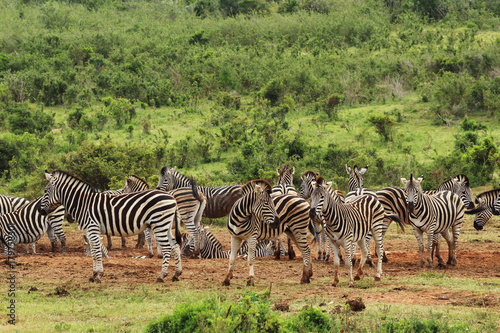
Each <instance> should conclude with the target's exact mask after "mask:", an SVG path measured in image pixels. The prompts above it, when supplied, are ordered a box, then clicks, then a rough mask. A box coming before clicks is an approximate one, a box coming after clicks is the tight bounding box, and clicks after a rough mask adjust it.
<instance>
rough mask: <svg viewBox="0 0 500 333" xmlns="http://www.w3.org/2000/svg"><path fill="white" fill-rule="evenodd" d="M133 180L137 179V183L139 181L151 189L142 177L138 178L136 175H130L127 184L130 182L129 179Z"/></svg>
mask: <svg viewBox="0 0 500 333" xmlns="http://www.w3.org/2000/svg"><path fill="white" fill-rule="evenodd" d="M131 178H133V179H135V180H137V181H139V182H142V183H143V184H144V185H146V187H147V188H149V185H148V183H147V182H146V181H145V180H144V179H142V178H141V177H139V176H136V175H134V174H131V175H128V177H127V182H128V181H129V179H131Z"/></svg>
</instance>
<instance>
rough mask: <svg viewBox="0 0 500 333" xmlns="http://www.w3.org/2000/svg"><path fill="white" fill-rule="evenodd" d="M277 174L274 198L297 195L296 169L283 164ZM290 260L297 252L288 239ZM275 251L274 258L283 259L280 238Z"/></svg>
mask: <svg viewBox="0 0 500 333" xmlns="http://www.w3.org/2000/svg"><path fill="white" fill-rule="evenodd" d="M276 173H277V174H278V181H277V183H276V184H275V185H274V186H273V189H272V194H271V195H272V196H278V195H283V194H291V195H295V196H296V195H297V190H296V189H295V187H293V174H294V173H295V168H290V165H289V164H283V167H282V168H281V169H276ZM287 239H288V259H290V260H293V259H294V258H295V251H294V250H293V246H292V240H291V239H290V238H288V237H287ZM275 245H276V248H275V251H274V256H275V259H276V260H280V258H281V253H282V252H283V251H281V247H282V246H283V245H282V242H281V240H280V239H279V238H277V239H276V241H275Z"/></svg>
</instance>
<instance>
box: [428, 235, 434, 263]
mask: <svg viewBox="0 0 500 333" xmlns="http://www.w3.org/2000/svg"><path fill="white" fill-rule="evenodd" d="M433 241H434V228H433V227H432V226H431V227H430V228H429V229H428V230H427V251H428V256H427V263H428V265H427V267H429V268H432V243H433Z"/></svg>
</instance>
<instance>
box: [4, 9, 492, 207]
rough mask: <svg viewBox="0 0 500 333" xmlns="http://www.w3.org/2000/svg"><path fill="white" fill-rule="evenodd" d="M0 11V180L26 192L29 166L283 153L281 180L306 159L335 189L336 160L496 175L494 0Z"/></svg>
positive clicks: (216, 176)
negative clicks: (287, 166) (287, 165)
mask: <svg viewBox="0 0 500 333" xmlns="http://www.w3.org/2000/svg"><path fill="white" fill-rule="evenodd" d="M0 7H1V8H2V16H1V17H0V127H1V128H2V134H1V135H0V152H1V153H0V173H1V175H2V179H3V180H2V184H3V185H4V188H2V193H13V194H17V195H23V196H26V197H30V198H33V197H34V196H36V195H39V194H40V193H41V190H42V188H43V183H44V180H43V176H42V171H43V170H44V169H46V168H47V169H54V168H58V169H63V170H68V171H70V172H72V173H74V174H75V175H77V176H79V177H81V178H83V179H85V180H87V181H89V182H91V183H92V184H93V185H94V186H96V187H99V188H101V189H103V190H105V189H109V188H119V187H121V186H122V184H123V181H124V179H125V177H126V175H127V174H129V173H135V174H137V175H139V176H141V177H145V178H147V179H148V181H150V182H151V183H153V182H154V181H155V177H157V175H158V171H159V169H160V168H161V167H162V166H163V165H170V166H174V165H176V166H178V168H183V169H184V170H185V173H190V174H194V175H195V176H196V177H197V179H198V182H199V183H202V184H206V185H214V184H217V185H218V184H222V183H236V182H239V183H241V182H245V181H247V180H250V179H254V178H266V179H269V180H271V181H272V180H273V177H275V172H274V170H275V169H276V167H279V166H281V164H282V163H285V162H290V163H291V164H293V165H294V166H295V167H296V169H297V175H296V176H297V180H296V184H297V183H298V182H299V179H298V177H299V175H300V172H302V171H304V170H306V169H313V170H316V171H321V172H322V174H323V175H325V176H326V177H331V176H335V181H336V183H337V185H338V186H339V187H340V188H342V189H344V188H345V184H346V175H345V171H344V164H346V163H349V164H350V165H353V164H358V165H365V164H369V165H370V167H371V169H370V170H371V171H370V176H369V181H368V183H369V185H370V186H373V187H380V186H385V185H399V177H400V176H403V175H404V176H406V177H408V175H409V174H410V173H411V172H413V173H418V174H424V175H425V176H426V180H427V183H426V184H425V186H427V187H428V188H432V187H435V186H436V185H437V184H439V183H440V182H441V181H443V180H444V179H446V178H447V177H449V176H451V175H453V174H457V173H466V174H467V175H468V176H469V177H470V178H471V181H472V182H473V185H476V186H477V185H485V184H492V185H496V184H497V183H498V173H497V172H498V164H499V156H500V154H499V151H498V144H499V142H498V137H499V136H498V134H499V133H500V126H499V124H498V117H499V114H500V76H499V73H500V52H499V49H500V33H499V28H500V5H499V4H498V2H497V1H493V0H491V1H449V0H414V1H411V0H401V1H387V0H385V1H375V0H362V1H354V0H287V1H278V2H271V1H263V0H186V1H184V0H180V1H177V2H171V1H139V0H137V1H132V0H130V1H111V0H100V1H87V0H80V1H79V0H68V1H43V0H39V1H36V0H32V1H30V0H23V1H4V0H2V1H0ZM487 120H492V121H487ZM430 133H433V134H430ZM496 134H497V135H496ZM495 135H496V136H495ZM440 138H441V139H442V140H440ZM367 177H368V176H367Z"/></svg>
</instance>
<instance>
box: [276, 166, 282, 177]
mask: <svg viewBox="0 0 500 333" xmlns="http://www.w3.org/2000/svg"><path fill="white" fill-rule="evenodd" d="M276 173H277V174H278V176H281V170H280V169H279V168H276Z"/></svg>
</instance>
